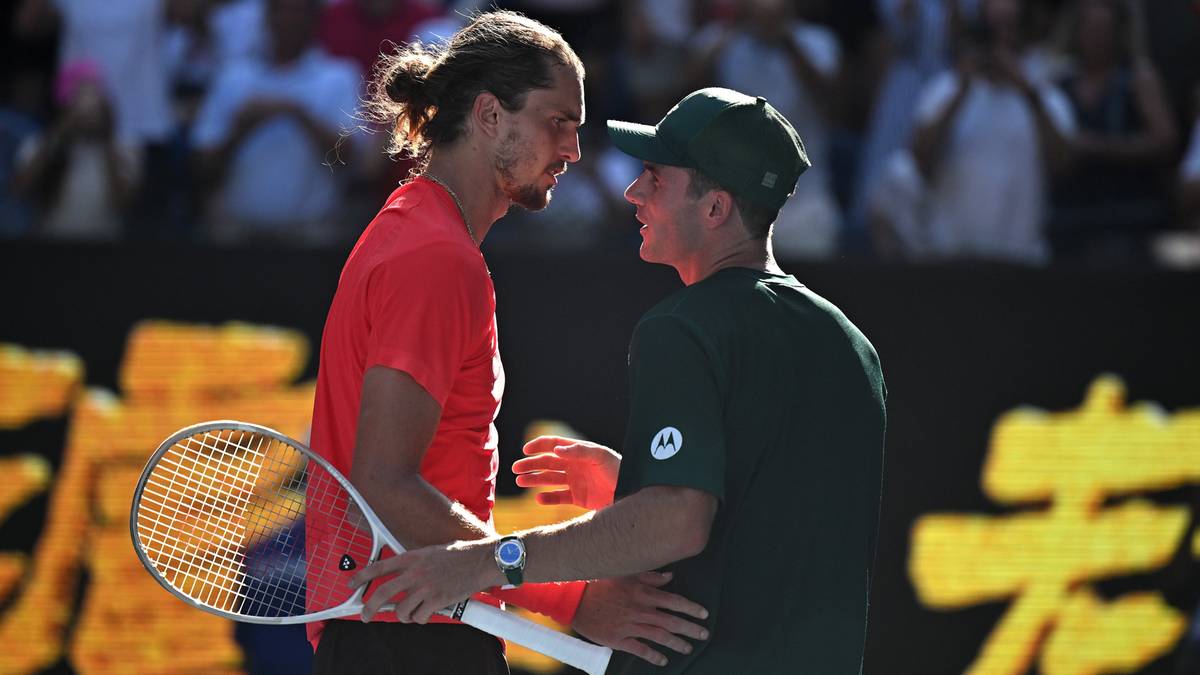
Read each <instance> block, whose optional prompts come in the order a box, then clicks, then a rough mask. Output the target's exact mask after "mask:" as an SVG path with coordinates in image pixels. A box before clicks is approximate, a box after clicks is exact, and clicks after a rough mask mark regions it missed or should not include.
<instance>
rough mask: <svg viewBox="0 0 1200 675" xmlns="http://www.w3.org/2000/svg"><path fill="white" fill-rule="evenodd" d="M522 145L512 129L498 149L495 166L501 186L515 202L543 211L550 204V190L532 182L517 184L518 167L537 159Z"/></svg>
mask: <svg viewBox="0 0 1200 675" xmlns="http://www.w3.org/2000/svg"><path fill="white" fill-rule="evenodd" d="M521 145H522V144H521V138H520V136H518V135H517V133H516V132H515V131H510V132H508V135H507V136H505V137H504V140H503V141H501V143H500V147H499V148H498V149H497V150H496V158H495V166H496V172H497V173H499V174H500V181H501V184H500V187H501V189H502V190H503V191H504V194H505V196H507V197H508V199H509V201H510V202H512V203H513V204H516V205H517V206H520V207H521V208H523V209H526V210H529V211H541V210H542V209H544V208H546V206H548V205H549V204H550V199H551V194H550V190H547V189H544V188H542V187H539V186H538V185H535V184H532V183H526V184H524V185H518V184H517V178H516V168H517V167H519V166H521V165H522V164H533V163H534V162H535V161H536V158H535V157H534V156H533V154H532V153H530V152H528V151H527V150H523V149H522V148H521Z"/></svg>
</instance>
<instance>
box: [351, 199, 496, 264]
mask: <svg viewBox="0 0 1200 675" xmlns="http://www.w3.org/2000/svg"><path fill="white" fill-rule="evenodd" d="M451 216H452V214H448V213H446V212H445V209H444V208H443V207H442V205H441V204H440V203H439V202H438V200H437V199H434V198H432V195H430V194H429V193H428V192H427V191H424V190H421V189H420V186H415V185H412V184H409V185H405V186H403V187H401V188H400V189H398V190H396V191H395V192H393V193H392V196H391V197H390V198H389V199H388V202H387V204H385V205H384V207H383V208H382V209H381V210H380V211H379V214H378V215H377V216H375V219H374V220H373V221H371V224H370V225H369V226H368V227H367V230H366V231H365V232H364V233H363V235H362V236H361V237H360V238H359V242H358V244H357V245H356V246H355V247H354V251H353V252H352V253H351V261H352V262H354V263H355V264H358V265H364V266H366V267H369V268H372V269H374V268H379V267H392V266H401V267H404V266H412V267H420V268H425V269H429V268H436V269H440V270H445V271H450V270H453V271H454V273H456V274H467V275H471V276H480V275H482V276H485V277H486V276H487V266H486V264H485V263H484V261H483V257H482V255H480V253H479V250H478V249H477V248H475V247H474V246H473V245H472V243H471V240H470V239H469V238H468V236H467V234H466V232H465V231H463V232H459V230H458V227H461V225H458V223H454V222H448V221H449V220H450V218H451ZM456 225H458V227H456Z"/></svg>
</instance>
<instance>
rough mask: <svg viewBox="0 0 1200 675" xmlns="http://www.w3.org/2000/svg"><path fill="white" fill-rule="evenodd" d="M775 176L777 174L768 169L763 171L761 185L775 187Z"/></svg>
mask: <svg viewBox="0 0 1200 675" xmlns="http://www.w3.org/2000/svg"><path fill="white" fill-rule="evenodd" d="M776 178H779V176H777V175H775V174H773V173H771V172H770V171H768V172H766V173H764V174H763V179H762V186H763V187H765V188H773V187H775V179H776Z"/></svg>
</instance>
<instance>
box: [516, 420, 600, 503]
mask: <svg viewBox="0 0 1200 675" xmlns="http://www.w3.org/2000/svg"><path fill="white" fill-rule="evenodd" d="M523 452H524V453H525V454H526V455H530V456H529V457H526V458H524V459H519V460H517V461H516V462H514V463H513V466H512V470H513V473H515V474H517V485H519V486H521V487H553V488H559V489H557V490H551V491H549V492H539V493H538V495H537V500H538V503H539V504H547V505H553V504H574V505H575V506H580V507H583V508H585V509H593V510H595V509H601V508H604V507H605V506H608V505H609V504H612V501H613V492H614V491H615V490H616V488H617V472H618V471H619V470H620V468H621V455H619V454H618V453H616V452H614V451H613V450H612V449H611V448H607V447H605V446H603V445H599V444H596V443H590V442H588V441H579V440H575V439H573V438H562V437H560V436H539V437H537V438H535V439H533V440H532V441H529V442H528V443H526V444H525V447H524V448H523Z"/></svg>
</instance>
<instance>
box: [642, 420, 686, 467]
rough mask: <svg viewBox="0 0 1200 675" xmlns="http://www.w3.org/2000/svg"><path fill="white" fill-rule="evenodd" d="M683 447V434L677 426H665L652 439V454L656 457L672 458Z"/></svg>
mask: <svg viewBox="0 0 1200 675" xmlns="http://www.w3.org/2000/svg"><path fill="white" fill-rule="evenodd" d="M682 448H683V434H681V433H679V430H678V429H676V428H675V427H663V428H662V430H661V431H659V432H658V433H657V434H654V440H653V441H650V456H651V457H653V458H654V459H670V458H671V457H674V456H675V453H677V452H679V451H680V450H681V449H682Z"/></svg>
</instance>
